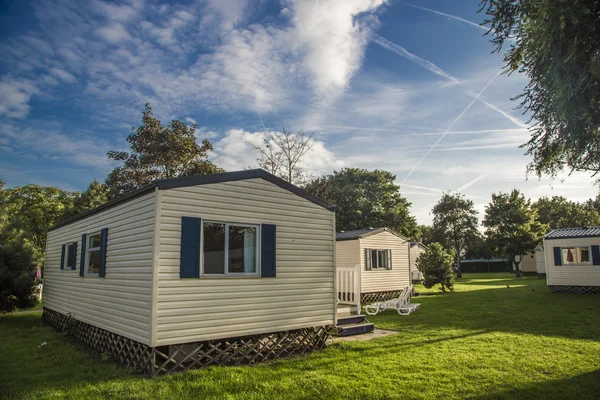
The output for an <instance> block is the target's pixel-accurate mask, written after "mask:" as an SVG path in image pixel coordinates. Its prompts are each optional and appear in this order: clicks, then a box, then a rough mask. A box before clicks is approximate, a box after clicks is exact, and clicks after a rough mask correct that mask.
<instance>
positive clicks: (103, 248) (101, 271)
mask: <svg viewBox="0 0 600 400" xmlns="http://www.w3.org/2000/svg"><path fill="white" fill-rule="evenodd" d="M107 242H108V228H104V229H102V230H101V231H100V268H99V271H98V276H99V277H100V278H104V277H105V276H106V244H107Z"/></svg>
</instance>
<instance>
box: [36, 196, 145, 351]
mask: <svg viewBox="0 0 600 400" xmlns="http://www.w3.org/2000/svg"><path fill="white" fill-rule="evenodd" d="M154 211H155V193H150V194H147V195H144V196H142V197H139V198H136V199H133V200H131V201H129V202H127V203H124V204H121V205H118V206H116V207H114V208H111V209H108V210H106V211H102V212H100V213H97V214H94V215H91V216H89V217H87V218H85V219H82V220H79V221H75V222H73V223H71V224H69V225H66V226H62V227H60V228H58V229H55V230H52V231H50V232H48V241H47V245H46V265H45V268H44V289H43V296H42V299H43V300H42V304H43V306H44V307H46V308H49V309H51V310H54V311H58V312H60V313H62V314H67V313H71V314H72V315H73V317H74V318H76V319H78V320H80V321H83V322H86V323H88V324H91V325H94V326H97V327H100V328H102V329H106V330H108V331H111V332H114V333H117V334H119V335H122V336H125V337H128V338H131V339H134V340H137V341H139V342H142V343H145V344H150V325H151V323H150V320H151V306H152V304H151V303H152V250H153V247H152V244H153V232H154ZM102 228H108V241H107V252H106V277H104V278H99V277H92V276H88V277H80V276H79V262H80V259H81V235H82V234H84V233H86V234H89V233H94V232H96V231H99V230H100V229H102ZM69 242H77V263H76V269H75V270H71V269H65V270H60V258H61V246H62V245H63V244H65V243H69Z"/></svg>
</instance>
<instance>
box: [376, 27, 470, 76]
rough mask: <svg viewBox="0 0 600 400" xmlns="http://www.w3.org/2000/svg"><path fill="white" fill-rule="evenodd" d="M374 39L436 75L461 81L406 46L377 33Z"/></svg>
mask: <svg viewBox="0 0 600 400" xmlns="http://www.w3.org/2000/svg"><path fill="white" fill-rule="evenodd" d="M373 41H374V42H375V43H377V44H378V45H380V46H381V47H384V48H386V49H388V50H390V51H393V52H394V53H396V54H398V55H400V56H402V57H405V58H408V59H409V60H411V61H412V62H415V63H417V64H419V65H420V66H422V67H424V68H426V69H428V70H429V71H431V72H433V73H434V74H436V75H439V76H443V77H444V78H446V79H448V80H450V81H452V82H455V83H459V82H460V81H459V80H458V79H456V78H455V77H453V76H452V75H450V74H448V73H446V72H444V70H443V69H441V68H440V67H438V66H437V65H435V64H434V63H432V62H431V61H427V60H425V59H424V58H421V57H419V56H416V55H414V54H413V53H411V52H410V51H408V50H406V49H405V48H404V47H402V46H400V45H397V44H396V43H392V42H390V41H389V40H387V39H386V38H383V37H381V36H379V35H378V34H376V33H373Z"/></svg>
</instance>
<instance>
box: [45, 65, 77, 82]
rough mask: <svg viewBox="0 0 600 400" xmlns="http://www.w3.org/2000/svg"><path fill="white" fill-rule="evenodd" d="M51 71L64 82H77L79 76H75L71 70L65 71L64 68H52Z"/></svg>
mask: <svg viewBox="0 0 600 400" xmlns="http://www.w3.org/2000/svg"><path fill="white" fill-rule="evenodd" d="M50 73H51V74H52V75H54V76H56V77H57V78H58V79H60V80H61V81H63V82H66V83H74V82H77V78H75V76H73V74H71V73H70V72H67V71H65V70H64V69H60V68H52V69H51V70H50Z"/></svg>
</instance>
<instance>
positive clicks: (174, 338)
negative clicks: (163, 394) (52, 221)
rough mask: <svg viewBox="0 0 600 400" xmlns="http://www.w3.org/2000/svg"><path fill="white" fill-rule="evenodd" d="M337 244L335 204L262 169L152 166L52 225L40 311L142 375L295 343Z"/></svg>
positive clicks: (309, 337)
mask: <svg viewBox="0 0 600 400" xmlns="http://www.w3.org/2000/svg"><path fill="white" fill-rule="evenodd" d="M334 251H335V215H334V208H333V206H331V205H329V204H327V203H326V202H324V201H323V200H321V199H319V198H316V197H314V196H312V195H310V194H308V193H307V192H305V191H303V190H301V189H299V188H297V187H295V186H293V185H291V184H289V183H287V182H285V181H283V180H281V179H279V178H277V177H275V176H273V175H271V174H268V173H267V172H265V171H263V170H247V171H240V172H232V173H224V174H216V175H206V176H195V177H186V178H177V179H168V180H161V181H157V182H154V183H152V184H150V185H149V186H147V187H145V188H142V189H140V190H138V191H136V192H133V193H131V194H129V195H126V196H124V197H121V198H119V199H116V200H114V201H111V202H109V203H107V204H105V205H103V206H101V207H98V208H96V209H94V210H91V211H89V212H86V213H84V214H82V215H80V216H78V217H75V218H74V219H71V220H69V221H66V222H64V223H61V224H59V225H57V226H55V227H54V228H52V229H51V230H50V232H49V233H48V240H47V248H46V254H47V256H46V267H45V279H44V292H43V308H44V319H45V320H46V321H48V322H49V323H51V324H52V325H54V326H55V327H57V328H59V329H61V330H67V331H68V332H70V333H71V335H72V336H73V337H75V338H76V339H77V340H79V341H81V342H83V343H85V344H87V345H89V346H92V347H93V348H94V349H95V350H97V351H101V352H111V354H113V353H114V354H113V355H114V356H115V357H116V358H121V359H123V358H125V362H126V363H127V364H129V365H132V366H134V367H136V368H138V369H143V370H145V371H146V372H147V373H149V374H150V375H156V374H159V373H168V372H173V371H179V370H185V369H187V368H189V367H197V366H202V365H206V364H210V363H233V364H243V363H252V362H257V361H261V360H263V359H270V358H273V357H278V356H285V355H289V354H298V353H303V352H306V351H310V350H312V349H314V348H320V347H322V346H323V345H324V342H325V340H326V338H327V331H326V327H328V326H330V325H333V324H334V323H335V313H336V302H335V291H334V284H335V282H334V274H335V253H334ZM70 321H75V322H70ZM117 342H118V343H120V344H119V345H115V343H117ZM240 343H242V344H243V346H242V347H241V350H240ZM274 343H279V344H278V347H277V348H276V349H275V348H270V346H273V345H274ZM119 346H120V347H121V348H123V346H125V348H127V349H129V350H128V351H130V352H131V354H127V355H124V354H122V353H118V352H117V351H118V350H117V349H116V347H119ZM244 346H248V352H244V350H243V349H244ZM131 349H133V350H131Z"/></svg>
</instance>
